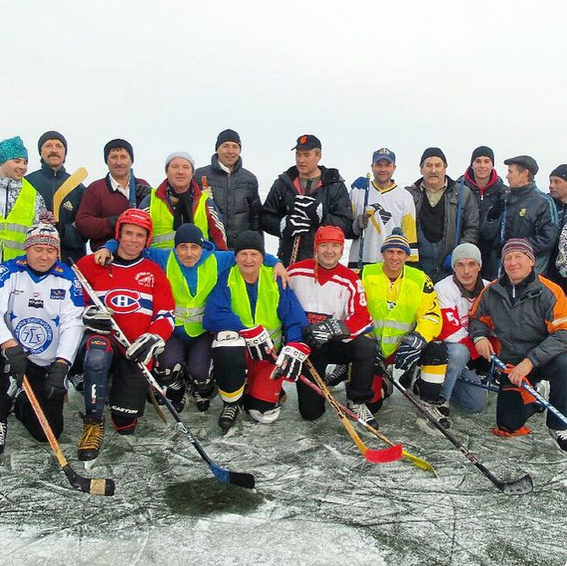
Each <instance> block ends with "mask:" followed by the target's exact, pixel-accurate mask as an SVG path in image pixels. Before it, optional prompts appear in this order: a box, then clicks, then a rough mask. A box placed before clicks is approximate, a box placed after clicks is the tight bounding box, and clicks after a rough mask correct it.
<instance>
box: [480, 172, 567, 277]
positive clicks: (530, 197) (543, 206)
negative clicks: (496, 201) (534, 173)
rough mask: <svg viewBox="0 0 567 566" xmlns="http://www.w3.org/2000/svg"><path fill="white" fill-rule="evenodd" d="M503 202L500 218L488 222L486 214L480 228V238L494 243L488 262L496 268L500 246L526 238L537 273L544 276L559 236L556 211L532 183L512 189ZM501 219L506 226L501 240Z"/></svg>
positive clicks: (550, 200) (549, 198)
mask: <svg viewBox="0 0 567 566" xmlns="http://www.w3.org/2000/svg"><path fill="white" fill-rule="evenodd" d="M504 198H505V206H504V211H503V212H502V214H501V215H500V216H499V217H498V218H496V219H495V220H489V219H488V214H489V213H488V212H487V213H486V215H485V217H484V218H483V219H482V222H481V226H480V233H481V236H482V237H483V238H484V239H485V240H489V241H492V242H494V245H493V248H492V254H491V258H490V261H491V262H496V264H498V260H499V258H500V252H501V250H502V246H503V245H504V243H505V242H506V241H507V240H509V239H510V238H526V239H527V240H528V241H529V242H530V244H531V245H532V247H533V249H534V253H535V256H536V266H535V267H536V272H537V273H543V272H545V270H546V269H547V265H548V263H549V258H550V256H551V251H552V249H553V247H554V245H555V243H556V242H557V238H558V236H559V227H558V225H557V211H556V210H555V205H554V204H553V200H552V198H551V197H550V196H549V195H547V194H545V193H542V192H541V191H540V190H539V189H538V188H537V187H536V185H535V183H530V184H529V185H526V186H525V187H520V188H516V189H511V190H510V192H509V194H508V195H507V196H505V197H504ZM503 218H505V223H506V226H505V229H504V238H502V237H501V226H502V221H503Z"/></svg>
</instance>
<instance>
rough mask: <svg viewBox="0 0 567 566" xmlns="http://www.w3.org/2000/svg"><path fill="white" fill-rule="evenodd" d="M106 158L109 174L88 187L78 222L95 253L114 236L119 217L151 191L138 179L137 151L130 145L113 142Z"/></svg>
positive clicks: (76, 220)
mask: <svg viewBox="0 0 567 566" xmlns="http://www.w3.org/2000/svg"><path fill="white" fill-rule="evenodd" d="M103 154H104V162H105V163H106V164H107V165H108V174H107V175H106V177H105V178H104V179H98V180H97V181H93V182H92V183H91V184H90V185H89V186H88V187H87V189H86V191H85V192H84V194H83V198H82V199H81V204H80V205H79V210H78V211H77V216H76V218H75V222H76V225H77V230H78V231H79V233H80V234H82V235H83V237H85V238H90V245H91V249H92V250H93V251H96V250H98V248H99V247H100V246H101V245H102V244H104V242H106V241H107V240H109V239H110V238H112V237H113V236H114V232H115V229H116V221H117V220H118V217H119V216H120V215H121V214H122V213H123V212H124V211H125V210H126V209H128V208H130V207H135V206H138V205H139V204H140V202H141V201H142V199H143V197H144V196H146V195H148V194H149V193H150V190H151V189H150V187H149V183H148V182H147V181H146V180H145V179H141V178H136V177H134V172H133V171H132V164H133V163H134V149H133V148H132V145H131V144H130V143H129V142H127V141H126V140H121V139H114V140H110V141H109V142H108V143H107V144H106V145H105V146H104V150H103Z"/></svg>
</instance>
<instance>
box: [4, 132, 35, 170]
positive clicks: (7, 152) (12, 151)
mask: <svg viewBox="0 0 567 566" xmlns="http://www.w3.org/2000/svg"><path fill="white" fill-rule="evenodd" d="M27 158H28V150H27V149H26V148H25V147H24V142H23V141H22V138H21V137H20V136H15V137H13V138H8V139H5V140H2V141H1V142H0V165H2V164H3V163H6V161H8V160H10V159H27Z"/></svg>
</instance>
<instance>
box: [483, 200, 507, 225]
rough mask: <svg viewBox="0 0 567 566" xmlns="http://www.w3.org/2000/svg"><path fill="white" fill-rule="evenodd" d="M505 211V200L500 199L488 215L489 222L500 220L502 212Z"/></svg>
mask: <svg viewBox="0 0 567 566" xmlns="http://www.w3.org/2000/svg"><path fill="white" fill-rule="evenodd" d="M503 210H504V199H503V198H499V199H498V200H497V201H496V202H495V203H494V204H493V205H492V206H491V207H490V209H489V211H488V214H487V216H486V217H487V219H488V220H496V219H497V218H500V215H501V214H502V211H503Z"/></svg>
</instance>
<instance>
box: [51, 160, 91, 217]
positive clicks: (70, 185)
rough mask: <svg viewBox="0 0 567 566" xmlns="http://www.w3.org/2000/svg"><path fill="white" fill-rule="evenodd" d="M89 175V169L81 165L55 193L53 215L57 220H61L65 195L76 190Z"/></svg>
mask: <svg viewBox="0 0 567 566" xmlns="http://www.w3.org/2000/svg"><path fill="white" fill-rule="evenodd" d="M87 175H88V173H87V170H86V169H85V168H84V167H79V168H78V169H77V170H76V171H75V172H74V173H73V174H71V175H69V177H67V178H66V179H65V181H63V183H61V186H60V187H59V188H58V189H57V190H56V191H55V192H54V193H53V216H55V222H59V212H60V210H61V204H62V203H63V201H64V200H65V197H66V196H67V195H68V194H69V193H70V192H71V191H74V190H75V189H76V188H77V187H78V186H79V185H80V184H81V183H82V182H83V181H84V180H85V179H86V178H87Z"/></svg>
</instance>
